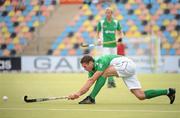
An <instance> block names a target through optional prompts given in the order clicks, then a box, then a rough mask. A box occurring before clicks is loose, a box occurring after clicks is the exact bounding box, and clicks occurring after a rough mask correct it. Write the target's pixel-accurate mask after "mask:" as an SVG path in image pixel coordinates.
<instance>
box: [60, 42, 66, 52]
mask: <svg viewBox="0 0 180 118" xmlns="http://www.w3.org/2000/svg"><path fill="white" fill-rule="evenodd" d="M65 47H66V46H65V45H64V44H63V43H61V44H60V45H59V46H58V49H60V50H62V49H64V48H65Z"/></svg>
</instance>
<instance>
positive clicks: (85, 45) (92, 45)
mask: <svg viewBox="0 0 180 118" xmlns="http://www.w3.org/2000/svg"><path fill="white" fill-rule="evenodd" d="M116 42H117V41H108V42H103V43H102V44H98V43H94V44H86V43H81V47H94V46H98V45H103V44H111V43H116Z"/></svg>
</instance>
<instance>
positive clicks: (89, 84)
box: [77, 71, 103, 96]
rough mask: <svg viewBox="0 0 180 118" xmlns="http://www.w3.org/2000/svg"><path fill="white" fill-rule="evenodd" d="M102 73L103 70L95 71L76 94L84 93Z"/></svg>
mask: <svg viewBox="0 0 180 118" xmlns="http://www.w3.org/2000/svg"><path fill="white" fill-rule="evenodd" d="M102 74H103V71H96V72H95V73H94V75H93V76H92V77H91V78H89V79H88V80H87V81H86V83H85V84H84V86H83V87H82V88H81V89H80V90H79V91H78V92H77V94H78V95H79V96H81V95H83V94H85V93H86V92H87V91H88V90H89V89H90V88H91V86H92V85H93V84H94V82H95V81H96V80H97V79H98V78H99V77H100V76H101V75H102Z"/></svg>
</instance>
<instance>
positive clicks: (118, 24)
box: [117, 21, 121, 30]
mask: <svg viewBox="0 0 180 118" xmlns="http://www.w3.org/2000/svg"><path fill="white" fill-rule="evenodd" d="M117 30H121V25H120V23H119V21H118V22H117Z"/></svg>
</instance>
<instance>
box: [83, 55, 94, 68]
mask: <svg viewBox="0 0 180 118" xmlns="http://www.w3.org/2000/svg"><path fill="white" fill-rule="evenodd" d="M80 62H81V65H82V67H83V68H84V69H85V70H86V71H92V69H93V68H94V59H93V57H92V56H89V55H85V56H84V57H83V58H82V59H81V61H80Z"/></svg>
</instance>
